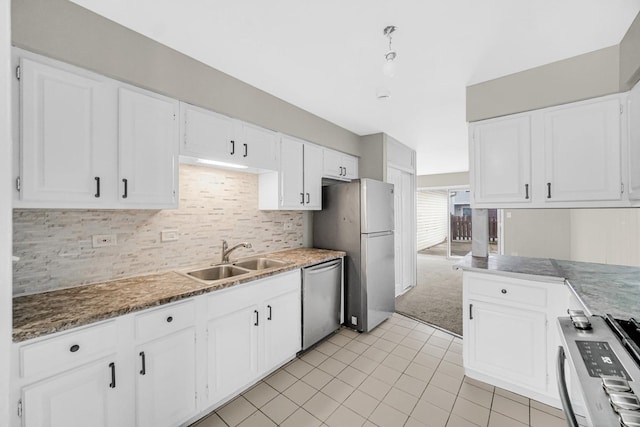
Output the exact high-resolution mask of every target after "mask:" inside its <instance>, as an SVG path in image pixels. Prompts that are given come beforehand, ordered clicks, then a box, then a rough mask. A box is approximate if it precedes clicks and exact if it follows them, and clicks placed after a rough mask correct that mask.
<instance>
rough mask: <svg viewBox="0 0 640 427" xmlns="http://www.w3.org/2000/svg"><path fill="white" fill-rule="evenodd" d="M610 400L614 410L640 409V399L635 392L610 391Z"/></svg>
mask: <svg viewBox="0 0 640 427" xmlns="http://www.w3.org/2000/svg"><path fill="white" fill-rule="evenodd" d="M609 402H611V406H612V407H613V409H614V411H616V412H618V411H620V410H626V411H640V400H638V396H636V395H635V394H633V393H609Z"/></svg>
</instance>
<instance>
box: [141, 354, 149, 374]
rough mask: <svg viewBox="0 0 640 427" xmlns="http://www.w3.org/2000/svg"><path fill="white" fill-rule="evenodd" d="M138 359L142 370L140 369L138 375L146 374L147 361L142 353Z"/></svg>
mask: <svg viewBox="0 0 640 427" xmlns="http://www.w3.org/2000/svg"><path fill="white" fill-rule="evenodd" d="M140 358H141V359H142V369H140V375H146V374H147V359H146V357H145V356H144V351H141V352H140Z"/></svg>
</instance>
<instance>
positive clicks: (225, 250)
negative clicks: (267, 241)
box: [221, 240, 251, 264]
mask: <svg viewBox="0 0 640 427" xmlns="http://www.w3.org/2000/svg"><path fill="white" fill-rule="evenodd" d="M240 247H243V248H247V249H251V243H249V242H242V243H238V244H237V245H235V246H233V247H232V248H229V245H228V244H227V241H226V240H223V241H222V261H221V262H222V263H223V264H225V263H228V262H229V254H230V253H231V252H233V251H235V250H236V249H238V248H240Z"/></svg>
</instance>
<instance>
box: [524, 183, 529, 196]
mask: <svg viewBox="0 0 640 427" xmlns="http://www.w3.org/2000/svg"><path fill="white" fill-rule="evenodd" d="M524 192H525V195H524V198H525V199H529V184H525V185H524Z"/></svg>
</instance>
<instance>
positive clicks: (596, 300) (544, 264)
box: [455, 254, 640, 319]
mask: <svg viewBox="0 0 640 427" xmlns="http://www.w3.org/2000/svg"><path fill="white" fill-rule="evenodd" d="M455 268H458V269H461V270H465V271H475V272H484V273H491V274H499V275H503V276H512V277H522V276H528V278H530V279H533V280H538V281H540V280H542V281H547V282H558V283H567V284H568V285H569V287H570V288H571V290H572V291H573V293H574V294H575V295H576V297H577V298H578V299H579V300H580V302H582V304H583V305H584V306H585V308H586V309H587V311H589V312H590V314H596V315H604V314H611V315H613V316H614V317H620V318H623V319H626V318H629V317H635V318H640V268H639V267H628V266H622V265H610V264H595V263H590V262H577V261H562V260H556V259H548V258H527V257H516V256H506V255H490V256H489V258H488V259H481V258H474V257H472V256H471V254H469V255H467V256H465V257H464V258H463V259H462V260H461V261H460V262H459V263H458V264H456V265H455Z"/></svg>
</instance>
